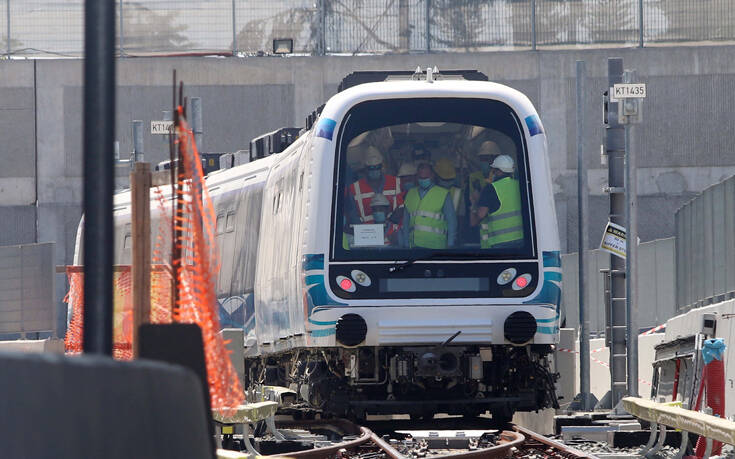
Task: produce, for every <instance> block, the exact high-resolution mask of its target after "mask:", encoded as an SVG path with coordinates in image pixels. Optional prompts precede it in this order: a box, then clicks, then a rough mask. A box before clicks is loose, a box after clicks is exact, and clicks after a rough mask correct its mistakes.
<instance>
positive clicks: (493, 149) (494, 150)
mask: <svg viewBox="0 0 735 459" xmlns="http://www.w3.org/2000/svg"><path fill="white" fill-rule="evenodd" d="M500 153H501V152H500V147H499V146H498V144H497V143H495V142H493V141H492V140H487V141H485V142H482V145H480V151H478V152H477V156H495V155H499V154H500Z"/></svg>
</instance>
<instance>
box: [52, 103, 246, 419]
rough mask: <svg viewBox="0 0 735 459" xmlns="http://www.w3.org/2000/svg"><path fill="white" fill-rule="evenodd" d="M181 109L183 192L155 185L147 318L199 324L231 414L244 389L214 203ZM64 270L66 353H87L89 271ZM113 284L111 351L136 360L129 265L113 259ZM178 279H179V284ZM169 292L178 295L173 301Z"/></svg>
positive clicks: (220, 396)
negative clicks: (227, 327) (222, 287)
mask: <svg viewBox="0 0 735 459" xmlns="http://www.w3.org/2000/svg"><path fill="white" fill-rule="evenodd" d="M178 115H179V122H178V125H177V128H176V141H175V147H176V148H177V150H178V152H179V157H180V160H179V165H180V167H179V168H178V172H179V174H178V179H177V183H176V189H178V193H173V192H172V191H171V190H169V188H168V187H167V189H166V193H168V192H171V195H169V196H168V199H167V197H166V196H165V193H164V191H162V190H161V188H160V187H157V188H154V190H153V193H154V195H155V196H154V199H155V201H157V203H158V204H157V205H158V210H159V212H158V216H159V217H158V219H159V221H158V231H157V233H158V234H157V238H156V243H155V245H154V247H153V254H152V262H153V265H152V269H151V317H150V318H149V320H150V322H152V323H170V322H171V321H175V322H183V323H195V324H197V325H199V327H200V328H201V330H202V337H203V340H204V354H205V359H206V367H207V378H208V382H209V388H210V396H211V403H212V408H213V409H216V410H219V411H222V412H224V413H225V414H227V413H230V414H231V413H232V412H233V411H232V410H233V409H234V408H235V407H237V406H238V405H240V404H241V403H242V402H243V400H244V392H243V389H242V386H241V384H240V380H239V378H238V376H237V373H236V372H235V369H234V368H233V366H232V362H231V361H230V358H229V351H228V350H227V348H226V347H225V344H226V342H225V341H224V340H223V338H222V335H221V334H220V325H219V317H218V313H217V296H216V290H215V286H216V279H217V274H218V273H219V261H218V258H217V250H216V241H215V224H216V219H215V213H214V206H213V205H212V201H211V199H210V197H209V193H208V191H207V187H206V183H205V181H204V173H203V170H202V163H201V159H200V156H199V152H198V151H197V148H196V144H195V142H194V134H193V132H192V130H191V129H190V128H189V126H188V124H187V122H186V120H185V118H184V116H183V115H184V113H183V110H182V108H181V107H179V108H178ZM174 194H175V195H174ZM172 206H173V208H174V209H172ZM172 212H173V216H172ZM172 239H175V244H174V245H173V247H174V250H171V249H170V246H171V240H172ZM172 252H173V254H172ZM177 255H178V256H177ZM176 256H177V257H176ZM174 257H176V258H174ZM67 274H68V277H69V285H70V287H69V293H68V294H67V301H68V302H69V304H70V305H71V308H72V317H71V321H70V324H69V328H68V330H67V334H66V338H65V346H66V351H67V353H69V354H76V353H81V352H82V337H83V333H82V331H83V325H84V324H83V311H84V294H83V283H84V278H83V272H82V269H81V267H78V266H70V267H68V268H67ZM174 281H175V284H174V283H173V282H174ZM113 285H114V324H113V356H114V357H115V358H117V359H131V358H133V352H132V349H133V346H132V344H133V343H132V335H133V334H132V331H133V323H134V322H133V304H132V277H131V269H130V266H116V268H115V272H114V278H113ZM173 285H176V289H175V290H174V289H172V286H173ZM172 294H173V295H174V297H175V301H172V298H171V296H172ZM172 303H173V304H172Z"/></svg>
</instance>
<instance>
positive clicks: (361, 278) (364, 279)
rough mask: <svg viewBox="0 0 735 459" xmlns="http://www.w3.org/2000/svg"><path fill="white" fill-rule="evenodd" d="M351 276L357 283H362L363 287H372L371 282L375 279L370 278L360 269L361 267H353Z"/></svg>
mask: <svg viewBox="0 0 735 459" xmlns="http://www.w3.org/2000/svg"><path fill="white" fill-rule="evenodd" d="M350 276H352V278H353V279H354V280H355V282H357V285H361V286H363V287H370V284H372V283H373V281H372V280H371V279H370V276H368V275H367V274H365V273H364V272H362V271H360V270H359V269H353V270H352V272H351V273H350Z"/></svg>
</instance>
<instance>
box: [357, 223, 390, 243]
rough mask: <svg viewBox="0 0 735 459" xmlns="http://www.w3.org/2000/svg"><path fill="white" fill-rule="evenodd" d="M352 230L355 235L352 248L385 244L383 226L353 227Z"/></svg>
mask: <svg viewBox="0 0 735 459" xmlns="http://www.w3.org/2000/svg"><path fill="white" fill-rule="evenodd" d="M352 228H353V230H354V233H355V242H354V244H352V245H353V246H354V247H371V246H372V247H375V246H381V245H384V244H385V239H384V235H383V225H382V224H380V223H378V224H366V225H353V226H352Z"/></svg>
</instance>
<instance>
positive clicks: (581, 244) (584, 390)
mask: <svg viewBox="0 0 735 459" xmlns="http://www.w3.org/2000/svg"><path fill="white" fill-rule="evenodd" d="M586 78H587V70H586V67H585V62H584V61H577V217H578V218H577V241H578V244H577V245H578V254H579V255H578V260H579V261H578V263H579V264H578V267H579V271H578V276H577V278H578V280H579V287H578V289H577V290H578V293H579V297H578V298H579V396H578V399H579V401H580V402H581V404H582V409H583V410H584V411H589V410H592V409H593V408H594V406H592V405H593V400H592V394H591V392H590V335H589V319H588V318H587V312H586V308H585V291H586V286H587V283H586V282H585V271H584V250H585V248H586V247H587V229H586V228H585V209H586V207H587V169H586V168H585V165H584V146H583V139H584V132H583V131H584V106H585V101H584V90H585V81H586ZM575 398H576V397H575Z"/></svg>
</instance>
